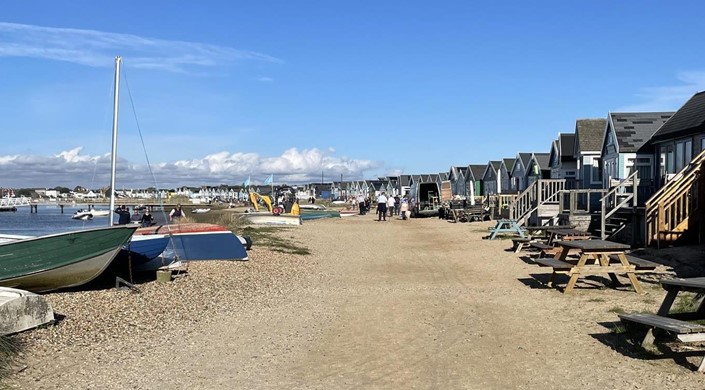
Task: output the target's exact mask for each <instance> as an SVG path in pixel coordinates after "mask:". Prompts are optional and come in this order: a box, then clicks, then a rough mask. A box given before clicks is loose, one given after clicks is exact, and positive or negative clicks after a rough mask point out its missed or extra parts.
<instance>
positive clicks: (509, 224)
mask: <svg viewBox="0 0 705 390" xmlns="http://www.w3.org/2000/svg"><path fill="white" fill-rule="evenodd" d="M488 229H489V232H490V235H489V236H487V239H489V240H494V239H495V237H497V234H499V233H513V234H518V235H519V237H524V229H523V228H522V227H521V226H520V225H519V223H518V221H517V220H515V219H498V220H497V224H496V225H495V226H494V227H491V228H488Z"/></svg>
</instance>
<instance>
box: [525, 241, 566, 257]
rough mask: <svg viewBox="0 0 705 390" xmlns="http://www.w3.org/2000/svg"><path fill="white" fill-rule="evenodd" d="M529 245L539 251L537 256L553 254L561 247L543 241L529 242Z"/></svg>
mask: <svg viewBox="0 0 705 390" xmlns="http://www.w3.org/2000/svg"><path fill="white" fill-rule="evenodd" d="M529 246H531V247H532V248H534V249H537V250H538V251H539V258H542V257H544V256H548V255H550V256H555V255H556V254H558V253H559V252H560V251H561V247H559V246H558V247H556V246H553V245H549V244H546V243H543V242H530V243H529Z"/></svg>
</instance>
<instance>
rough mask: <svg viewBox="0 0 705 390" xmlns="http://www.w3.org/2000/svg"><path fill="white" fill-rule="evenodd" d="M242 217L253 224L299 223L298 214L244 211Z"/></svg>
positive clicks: (289, 224)
mask: <svg viewBox="0 0 705 390" xmlns="http://www.w3.org/2000/svg"><path fill="white" fill-rule="evenodd" d="M242 218H244V219H245V220H246V221H248V222H249V223H251V224H253V225H283V226H299V225H301V216H300V215H291V214H279V215H274V214H272V213H269V212H265V213H256V212H255V213H245V214H242Z"/></svg>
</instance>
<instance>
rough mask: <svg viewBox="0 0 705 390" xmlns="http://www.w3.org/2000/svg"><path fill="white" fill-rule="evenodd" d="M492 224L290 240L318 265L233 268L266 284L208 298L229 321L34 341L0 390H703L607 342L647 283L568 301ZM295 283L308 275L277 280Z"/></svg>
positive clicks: (417, 223)
mask: <svg viewBox="0 0 705 390" xmlns="http://www.w3.org/2000/svg"><path fill="white" fill-rule="evenodd" d="M489 225H490V223H489V222H483V223H465V224H454V223H449V222H446V221H441V220H438V219H422V220H411V221H401V220H398V219H395V220H392V221H388V222H376V221H375V220H374V219H373V218H372V217H371V216H364V217H351V218H346V219H338V220H320V221H314V222H310V223H306V224H305V225H303V226H302V227H300V228H294V229H287V230H285V231H284V232H283V233H282V234H284V235H286V236H287V237H293V238H294V239H296V240H298V241H300V242H303V243H305V245H306V246H308V247H309V248H310V249H311V251H312V252H313V254H312V255H310V256H305V257H302V256H292V257H291V258H288V259H284V260H281V259H280V260H278V261H280V262H281V263H280V264H281V267H279V266H278V267H267V268H266V270H267V272H262V273H258V272H254V271H253V269H257V267H258V264H263V263H267V262H268V261H270V260H268V256H267V252H265V251H262V252H254V253H253V254H252V255H251V260H250V262H249V263H250V264H249V265H248V266H247V267H245V266H243V265H242V264H241V263H238V264H234V263H231V264H230V265H232V269H231V270H230V271H231V272H232V273H238V272H240V273H241V272H250V278H251V279H252V278H255V279H257V278H265V279H267V278H268V279H267V282H266V283H264V285H266V286H268V287H267V288H261V289H258V290H256V291H254V292H252V293H251V294H249V295H248V297H247V299H246V300H239V301H237V302H230V301H228V300H227V298H223V297H222V296H219V300H218V301H217V302H218V305H226V306H227V310H215V309H213V308H212V307H210V308H209V307H208V305H206V308H205V309H204V311H203V312H202V315H203V316H204V317H207V320H203V321H193V319H192V318H191V317H192V316H189V320H183V321H181V320H180V319H179V318H180V317H179V312H178V310H176V311H173V313H172V312H170V313H172V314H170V317H169V318H170V321H169V325H168V327H167V326H165V327H164V329H155V330H154V331H153V332H147V333H130V332H129V331H121V332H120V333H119V334H117V335H116V336H115V337H107V338H92V339H91V340H93V341H92V343H91V345H83V344H71V343H68V342H66V343H64V344H61V345H57V344H54V345H52V346H49V347H48V346H46V345H45V346H43V347H37V346H36V345H41V343H39V342H38V341H37V342H33V343H30V346H29V349H28V352H27V353H26V354H25V355H24V356H23V358H22V362H21V364H22V365H24V366H23V367H24V369H23V370H22V371H21V372H19V373H17V374H15V375H14V376H13V377H12V378H11V379H10V381H9V383H8V385H9V386H11V387H16V388H27V389H30V388H31V389H64V388H65V389H77V388H81V389H83V388H91V389H93V388H95V389H106V388H107V389H112V388H114V389H123V388H132V389H164V388H169V389H235V388H242V389H268V388H275V389H338V388H341V389H349V388H382V389H409V388H425V389H458V388H459V389H565V388H578V389H656V388H659V389H703V388H705V376H703V375H701V374H697V373H694V372H693V368H694V365H695V364H697V363H699V360H698V358H697V357H698V355H701V354H703V353H705V352H697V351H698V350H696V351H694V352H691V353H685V354H682V353H678V354H648V353H645V352H644V351H640V350H639V349H637V348H635V347H632V346H631V345H630V344H628V343H627V342H626V337H625V336H624V335H621V334H616V333H615V332H613V331H612V329H613V327H614V324H615V322H616V321H617V314H616V313H617V312H621V311H626V312H633V311H652V312H653V311H655V310H656V309H657V307H658V304H659V303H660V301H661V300H662V298H663V296H664V292H663V291H662V289H661V288H660V286H659V285H658V283H657V278H654V277H642V276H640V279H641V280H642V281H643V285H644V287H645V290H646V291H647V293H646V294H645V295H638V294H636V293H634V292H633V291H632V290H631V289H630V288H629V287H620V288H617V289H615V288H611V287H605V285H606V281H607V279H606V278H590V279H587V280H583V281H581V282H579V283H578V285H577V288H576V290H575V291H574V293H573V294H570V295H564V294H562V293H561V292H560V291H559V290H556V289H553V288H548V287H545V286H544V285H543V284H542V283H543V282H545V281H546V280H547V279H548V275H549V273H550V271H549V270H548V269H545V268H539V267H538V266H536V265H534V264H531V263H530V262H528V261H524V260H522V259H521V258H520V257H519V256H518V255H516V254H514V253H513V252H509V251H507V249H508V247H509V246H510V245H511V241H508V240H494V241H487V240H482V239H481V237H482V236H483V235H485V234H486V232H487V227H488V226H489ZM255 245H256V243H255ZM698 250H700V249H698ZM226 267H227V266H226ZM223 270H224V268H223V267H222V264H221V266H220V268H218V269H217V271H213V270H212V269H210V268H209V267H208V266H205V267H199V268H196V269H193V270H191V272H190V273H191V274H192V275H190V276H188V277H187V278H185V279H183V280H181V281H179V283H181V284H183V285H185V286H186V287H184V290H183V292H181V294H188V288H189V287H188V286H189V284H190V283H191V284H194V285H195V286H197V287H198V288H203V285H204V284H203V280H204V279H203V276H202V274H208V273H209V272H228V270H226V271H223ZM295 270H299V271H300V270H305V272H304V273H302V272H297V273H296V276H295V277H291V278H290V277H288V273H289V272H294V271H295ZM253 272H254V273H253ZM272 272H274V273H277V275H276V276H275V277H272V276H271V275H269V274H268V273H272ZM189 278H191V279H189ZM199 278H200V279H199ZM205 280H208V279H205ZM624 280H626V279H624ZM194 281H199V282H194ZM561 281H563V280H561ZM253 283H254V282H253ZM257 283H259V284H260V285H262V283H263V282H261V281H259V282H257ZM272 286H274V288H272ZM193 288H196V287H193ZM211 288H215V289H217V288H218V286H217V285H216V286H211ZM224 288H225V287H224ZM227 288H232V286H227ZM235 293H236V292H234V294H235ZM102 294H117V292H112V291H110V290H109V291H107V292H102ZM51 295H52V294H49V297H50V299H51ZM221 295H222V294H221ZM172 299H173V298H172ZM176 299H178V296H177V298H176ZM202 299H206V300H207V299H208V298H206V297H204V298H202ZM211 306H213V305H211ZM114 310H120V308H119V307H118V308H115V309H114ZM125 310H127V308H125ZM172 317H175V318H172ZM61 326H62V325H61V323H60V324H59V325H57V328H59V329H60V328H61ZM102 329H103V328H102ZM109 329H110V328H109V327H107V328H105V329H104V330H102V332H108V333H109V332H110V330H109ZM41 331H46V330H40V331H39V332H40V334H41ZM58 331H60V330H58ZM35 332H36V331H35ZM33 344H36V345H35V346H34V347H33V346H32V345H33Z"/></svg>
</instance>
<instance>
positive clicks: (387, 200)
mask: <svg viewBox="0 0 705 390" xmlns="http://www.w3.org/2000/svg"><path fill="white" fill-rule="evenodd" d="M408 213H409V200H408V199H407V198H406V197H404V198H400V197H399V195H396V196H387V195H386V193H385V192H384V191H382V192H381V193H380V194H379V195H378V196H377V221H386V220H387V215H389V216H390V217H393V216H395V215H401V219H403V220H406V219H407V218H408V217H409V216H408V215H407V214H408Z"/></svg>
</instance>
